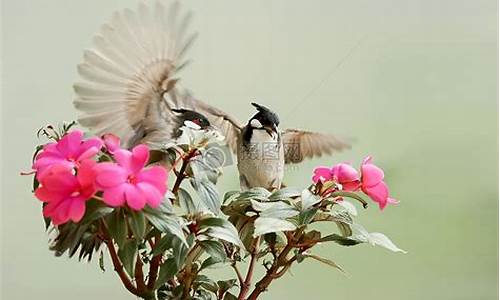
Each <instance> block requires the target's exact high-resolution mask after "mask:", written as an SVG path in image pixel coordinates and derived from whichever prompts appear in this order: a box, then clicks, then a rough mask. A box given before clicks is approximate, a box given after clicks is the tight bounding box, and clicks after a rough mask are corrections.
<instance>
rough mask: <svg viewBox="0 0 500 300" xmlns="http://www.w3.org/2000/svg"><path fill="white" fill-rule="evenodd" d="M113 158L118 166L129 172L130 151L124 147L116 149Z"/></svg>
mask: <svg viewBox="0 0 500 300" xmlns="http://www.w3.org/2000/svg"><path fill="white" fill-rule="evenodd" d="M113 158H114V159H115V160H116V162H117V163H118V164H119V165H120V166H122V167H123V168H125V169H126V170H127V171H129V172H131V168H130V165H131V160H132V152H130V151H128V150H125V149H118V150H116V151H115V152H114V153H113Z"/></svg>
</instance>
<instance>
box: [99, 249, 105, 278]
mask: <svg viewBox="0 0 500 300" xmlns="http://www.w3.org/2000/svg"><path fill="white" fill-rule="evenodd" d="M99 268H100V269H101V270H102V272H103V273H104V272H106V269H105V268H104V254H103V253H102V251H101V252H100V253H99Z"/></svg>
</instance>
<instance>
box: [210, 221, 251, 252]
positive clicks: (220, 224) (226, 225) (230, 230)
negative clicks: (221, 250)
mask: <svg viewBox="0 0 500 300" xmlns="http://www.w3.org/2000/svg"><path fill="white" fill-rule="evenodd" d="M200 228H201V229H204V232H203V234H205V235H207V236H209V237H212V238H216V239H221V240H224V241H226V242H230V243H232V244H235V245H236V246H239V247H242V248H243V247H244V246H243V243H242V242H241V240H240V238H239V235H238V231H237V230H236V228H235V227H234V225H233V224H231V223H230V222H229V221H227V220H224V219H221V218H206V219H203V220H201V221H200Z"/></svg>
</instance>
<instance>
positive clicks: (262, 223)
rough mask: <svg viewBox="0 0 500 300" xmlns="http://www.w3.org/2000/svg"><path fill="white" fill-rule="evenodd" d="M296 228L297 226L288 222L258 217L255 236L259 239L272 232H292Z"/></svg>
mask: <svg viewBox="0 0 500 300" xmlns="http://www.w3.org/2000/svg"><path fill="white" fill-rule="evenodd" d="M296 228H297V226H295V224H293V223H291V222H290V221H287V220H281V219H276V218H266V217H258V218H257V219H256V220H255V230H254V233H253V236H254V237H257V236H260V235H263V234H266V233H271V232H280V231H291V230H295V229H296Z"/></svg>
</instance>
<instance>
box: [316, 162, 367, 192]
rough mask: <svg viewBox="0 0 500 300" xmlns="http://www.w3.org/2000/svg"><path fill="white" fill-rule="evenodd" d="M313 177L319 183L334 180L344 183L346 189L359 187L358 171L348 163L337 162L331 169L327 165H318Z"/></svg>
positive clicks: (354, 189)
mask: <svg viewBox="0 0 500 300" xmlns="http://www.w3.org/2000/svg"><path fill="white" fill-rule="evenodd" d="M312 179H313V181H314V183H318V182H319V181H321V182H323V183H324V182H327V181H332V180H333V181H335V182H336V183H338V184H340V185H342V189H343V190H344V191H349V192H352V191H356V190H357V189H359V175H358V171H356V169H354V168H353V167H352V166H351V165H349V164H346V163H340V164H337V165H335V166H334V167H333V168H331V169H330V168H327V167H318V168H316V169H314V175H313V178H312Z"/></svg>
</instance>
